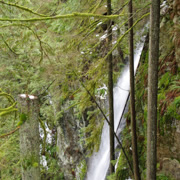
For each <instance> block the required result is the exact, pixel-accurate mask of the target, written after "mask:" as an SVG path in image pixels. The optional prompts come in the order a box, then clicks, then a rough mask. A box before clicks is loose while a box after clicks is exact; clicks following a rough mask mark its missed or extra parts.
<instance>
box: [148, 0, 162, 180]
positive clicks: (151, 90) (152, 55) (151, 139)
mask: <svg viewBox="0 0 180 180" xmlns="http://www.w3.org/2000/svg"><path fill="white" fill-rule="evenodd" d="M159 18H160V0H151V9H150V43H149V66H148V119H147V121H148V122H147V179H148V180H155V179H156V161H157V160H156V159H157V158H156V151H157V150H156V142H157V92H158V91H157V87H158V59H159Z"/></svg>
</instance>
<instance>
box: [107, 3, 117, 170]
mask: <svg viewBox="0 0 180 180" xmlns="http://www.w3.org/2000/svg"><path fill="white" fill-rule="evenodd" d="M107 14H108V15H111V0H107ZM107 35H108V51H109V50H110V49H111V47H112V21H111V20H109V21H108V33H107ZM108 91H109V122H110V129H109V131H110V132H109V133H110V161H111V160H114V159H115V153H114V108H113V63H112V53H111V54H110V55H109V56H108ZM113 172H114V166H113V164H112V163H110V173H113Z"/></svg>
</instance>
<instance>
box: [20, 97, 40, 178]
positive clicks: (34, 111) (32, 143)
mask: <svg viewBox="0 0 180 180" xmlns="http://www.w3.org/2000/svg"><path fill="white" fill-rule="evenodd" d="M19 104H20V111H21V114H20V121H22V122H24V123H23V124H22V125H21V127H20V130H19V133H20V151H21V166H22V180H40V179H41V178H40V157H39V153H40V151H39V145H40V142H39V121H38V117H39V105H38V99H37V97H35V96H28V95H26V94H21V95H19Z"/></svg>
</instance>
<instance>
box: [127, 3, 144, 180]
mask: <svg viewBox="0 0 180 180" xmlns="http://www.w3.org/2000/svg"><path fill="white" fill-rule="evenodd" d="M129 14H130V19H129V28H131V27H132V26H133V17H132V15H133V10H132V0H130V2H129ZM129 52H130V54H129V61H130V66H129V67H130V99H131V105H130V107H131V131H132V153H133V171H134V178H135V180H140V179H141V178H140V173H139V162H138V152H137V135H136V111H135V89H134V42H133V29H131V30H130V36H129Z"/></svg>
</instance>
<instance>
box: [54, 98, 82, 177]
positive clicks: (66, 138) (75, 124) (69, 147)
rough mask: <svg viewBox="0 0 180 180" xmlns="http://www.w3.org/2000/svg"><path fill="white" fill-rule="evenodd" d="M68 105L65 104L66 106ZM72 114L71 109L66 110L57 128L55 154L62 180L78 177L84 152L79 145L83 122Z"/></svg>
mask: <svg viewBox="0 0 180 180" xmlns="http://www.w3.org/2000/svg"><path fill="white" fill-rule="evenodd" d="M68 104H69V102H66V105H67V106H68ZM74 114H75V112H74V109H73V108H70V109H68V110H66V111H65V112H64V114H63V116H62V118H60V119H59V126H58V127H57V154H58V158H59V162H60V166H61V167H62V168H63V173H64V179H67V180H71V179H74V178H76V177H77V176H78V173H79V172H78V166H81V161H82V160H83V158H84V153H83V151H84V150H83V147H82V145H81V144H80V129H81V128H82V127H83V126H84V121H83V120H79V119H77V118H76V117H75V116H74Z"/></svg>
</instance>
